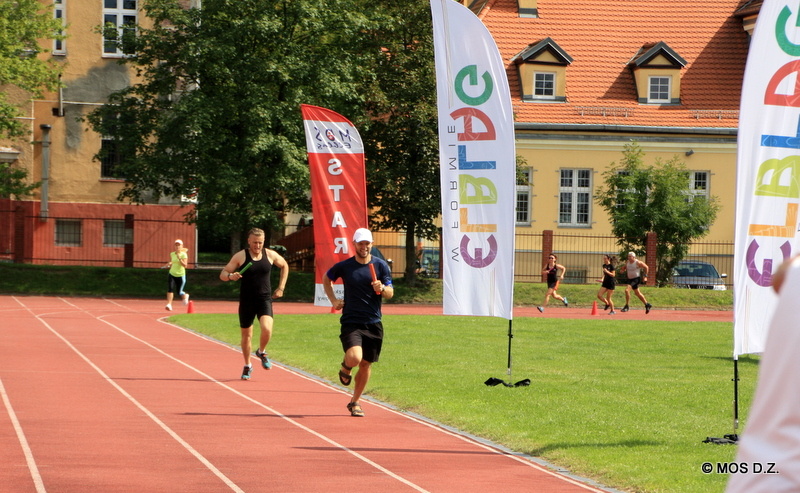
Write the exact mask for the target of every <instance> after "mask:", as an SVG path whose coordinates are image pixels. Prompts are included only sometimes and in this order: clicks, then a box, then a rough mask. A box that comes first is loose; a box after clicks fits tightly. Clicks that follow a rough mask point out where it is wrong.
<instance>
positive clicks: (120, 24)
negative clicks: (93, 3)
mask: <svg viewBox="0 0 800 493" xmlns="http://www.w3.org/2000/svg"><path fill="white" fill-rule="evenodd" d="M100 1H101V2H103V26H104V27H105V25H106V24H107V23H112V24H114V25H116V26H117V36H119V37H120V38H118V39H121V37H122V36H123V35H124V31H125V30H126V29H131V28H126V27H125V26H126V25H133V26H136V24H137V23H138V22H139V10H138V8H139V0H100ZM110 4H114V7H112V6H111V5H110ZM131 4H132V5H131ZM131 7H133V8H131ZM112 19H113V21H112ZM111 41H113V42H116V40H111ZM111 41H109V40H108V39H106V38H105V37H103V56H104V57H123V56H125V55H126V53H123V52H122V50H120V49H118V48H116V47H115V48H114V51H111V50H110V48H109V47H107V46H106V45H107V44H110V42H111Z"/></svg>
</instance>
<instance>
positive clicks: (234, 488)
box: [29, 300, 244, 493]
mask: <svg viewBox="0 0 800 493" xmlns="http://www.w3.org/2000/svg"><path fill="white" fill-rule="evenodd" d="M64 301H65V302H66V303H68V304H70V305H72V306H73V307H75V308H78V307H76V306H75V305H73V304H72V303H70V302H69V301H66V300H64ZM78 309H79V310H81V309H80V308H78ZM29 311H30V310H29ZM81 311H84V313H87V312H86V311H85V310H81ZM31 314H32V315H33V316H34V317H36V319H37V320H39V321H40V322H41V323H42V324H43V325H44V326H45V327H47V329H48V330H50V332H52V333H53V334H54V335H55V336H56V337H58V338H59V339H61V340H62V341H63V342H64V344H66V345H67V347H69V348H70V349H72V350H73V351H74V352H75V354H77V355H78V356H80V357H81V359H83V360H84V361H85V362H86V363H87V364H88V365H89V366H91V367H92V368H93V369H94V370H95V371H96V372H97V373H98V374H100V376H101V377H103V379H105V380H106V381H107V382H108V383H109V384H111V386H113V387H114V388H115V389H117V391H118V392H119V393H120V394H122V395H123V396H125V397H126V398H127V399H128V400H129V401H131V403H133V405H134V406H136V407H137V408H139V410H141V411H142V412H143V413H144V414H145V415H146V416H147V417H149V418H150V419H151V420H153V422H154V423H156V424H157V425H158V426H160V427H161V428H162V429H163V430H164V431H166V432H167V433H168V434H169V435H170V436H171V437H172V438H173V439H174V440H175V441H176V442H178V443H179V444H181V446H183V448H185V449H186V450H187V451H188V452H189V453H190V454H192V455H193V456H194V457H195V458H196V459H197V460H199V461H200V463H201V464H203V465H204V466H206V468H208V470H209V471H211V472H212V473H213V474H214V475H215V476H217V477H218V478H219V479H220V480H222V482H223V483H225V484H226V485H227V486H228V487H229V488H230V489H231V490H232V491H235V492H237V493H244V490H242V489H241V488H239V487H238V486H237V485H236V484H235V483H234V482H233V481H231V480H230V479H229V478H228V477H227V476H225V475H224V474H223V473H222V472H221V471H220V470H219V469H217V468H216V467H215V466H214V464H212V463H211V462H210V461H209V460H208V459H206V458H205V457H203V455H202V454H200V452H198V451H197V450H195V449H194V448H193V447H192V446H191V445H190V444H189V443H188V442H187V441H186V440H184V439H183V438H181V437H180V435H178V434H177V433H176V432H175V431H173V430H172V429H171V428H170V427H169V426H167V424H166V423H164V422H163V421H161V420H160V419H158V417H157V416H156V415H155V414H153V413H152V412H150V410H149V409H147V408H146V407H145V406H143V405H142V404H141V403H140V402H139V401H137V400H136V399H135V398H134V397H133V396H132V395H130V394H129V393H128V392H126V391H125V389H123V388H122V387H120V386H119V385H118V384H117V383H116V382H115V381H114V380H112V379H111V377H109V376H108V375H107V374H106V373H105V372H103V370H101V369H100V367H98V366H97V365H95V364H94V363H93V362H92V360H90V359H89V358H88V357H86V355H84V354H83V353H82V352H81V351H80V350H79V349H78V348H76V347H75V346H74V345H72V343H71V342H69V341H68V340H67V339H66V338H65V337H64V336H62V335H61V334H59V333H58V332H57V331H56V330H55V329H53V327H52V326H51V325H50V324H48V323H47V321H45V320H44V319H42V318H41V317H40V316H39V315H36V314H35V313H33V312H31ZM105 323H107V322H105ZM109 325H111V324H109ZM112 327H113V325H112ZM118 330H119V329H118ZM123 332H124V331H123Z"/></svg>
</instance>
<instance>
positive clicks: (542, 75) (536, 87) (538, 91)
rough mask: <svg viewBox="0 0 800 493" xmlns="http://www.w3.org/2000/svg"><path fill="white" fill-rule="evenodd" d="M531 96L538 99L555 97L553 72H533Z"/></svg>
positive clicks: (554, 76) (554, 75)
mask: <svg viewBox="0 0 800 493" xmlns="http://www.w3.org/2000/svg"><path fill="white" fill-rule="evenodd" d="M533 97H534V98H538V99H555V97H556V74H555V72H534V73H533Z"/></svg>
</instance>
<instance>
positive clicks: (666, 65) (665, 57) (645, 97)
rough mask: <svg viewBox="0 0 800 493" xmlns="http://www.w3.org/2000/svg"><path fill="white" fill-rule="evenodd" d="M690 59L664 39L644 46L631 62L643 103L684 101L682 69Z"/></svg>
mask: <svg viewBox="0 0 800 493" xmlns="http://www.w3.org/2000/svg"><path fill="white" fill-rule="evenodd" d="M686 63H687V62H686V60H684V59H683V58H682V57H681V56H680V55H678V54H677V53H676V52H675V51H674V50H672V49H671V48H670V47H669V46H668V45H667V44H666V43H664V42H663V41H661V42H658V43H656V44H649V45H644V46H642V47H641V48H640V49H639V51H638V52H637V53H636V54H635V55H634V56H633V58H632V59H631V61H630V63H629V66H630V67H631V71H632V72H633V80H634V83H635V84H636V93H637V100H638V101H639V103H642V104H660V105H666V104H675V105H677V104H681V83H680V81H681V69H683V67H685V66H686Z"/></svg>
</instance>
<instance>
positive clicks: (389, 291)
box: [381, 284, 394, 300]
mask: <svg viewBox="0 0 800 493" xmlns="http://www.w3.org/2000/svg"><path fill="white" fill-rule="evenodd" d="M393 296H394V286H392V285H391V284H388V285H386V284H384V285H383V288H382V290H381V297H382V298H383V299H385V300H390V299H392V297H393Z"/></svg>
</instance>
